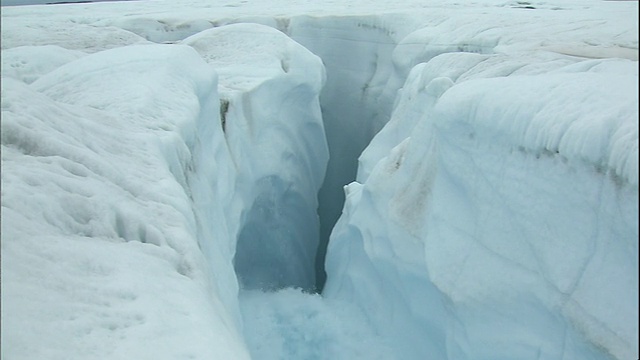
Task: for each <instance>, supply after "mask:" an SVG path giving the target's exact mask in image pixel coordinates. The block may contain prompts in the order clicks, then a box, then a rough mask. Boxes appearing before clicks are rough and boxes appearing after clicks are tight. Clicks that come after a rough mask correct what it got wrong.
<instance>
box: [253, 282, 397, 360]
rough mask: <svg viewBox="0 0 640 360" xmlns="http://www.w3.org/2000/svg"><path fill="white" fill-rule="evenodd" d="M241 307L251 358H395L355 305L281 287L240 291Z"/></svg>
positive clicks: (272, 359)
mask: <svg viewBox="0 0 640 360" xmlns="http://www.w3.org/2000/svg"><path fill="white" fill-rule="evenodd" d="M240 308H241V311H242V317H243V322H244V336H245V339H246V342H247V345H248V347H249V350H250V352H251V356H252V358H253V359H256V360H276V359H277V360H283V359H296V360H301V359H308V360H310V359H327V360H329V359H332V360H339V359H345V360H347V359H348V360H351V359H393V356H392V353H391V350H390V347H389V346H387V344H385V341H384V340H383V339H382V338H381V337H380V336H378V335H376V334H375V333H374V332H373V331H372V330H371V328H370V327H369V325H368V323H367V320H366V318H365V317H364V315H363V313H362V312H361V310H360V309H359V308H358V307H356V306H355V305H353V304H350V303H346V302H343V301H340V300H336V299H326V298H323V297H322V296H321V295H319V294H315V293H307V292H304V291H302V290H300V289H295V288H285V289H281V290H278V291H273V292H266V291H262V290H241V292H240Z"/></svg>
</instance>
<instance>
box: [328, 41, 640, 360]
mask: <svg viewBox="0 0 640 360" xmlns="http://www.w3.org/2000/svg"><path fill="white" fill-rule="evenodd" d="M561 58H562V57H561V56H557V55H553V56H544V57H543V58H541V59H537V61H535V57H529V58H528V59H529V62H530V63H529V64H527V65H526V66H522V64H520V65H518V62H520V61H522V58H518V57H508V56H500V61H494V60H495V56H486V55H476V54H465V53H457V54H443V55H440V56H439V57H435V58H433V59H432V60H431V61H430V62H427V63H423V64H420V65H418V66H416V67H415V68H414V69H413V70H412V72H411V74H410V76H409V77H408V79H407V82H406V83H405V86H404V88H403V90H402V92H401V96H400V98H399V100H398V106H397V107H396V109H395V111H394V115H393V117H392V119H391V121H390V122H389V123H388V124H387V126H386V127H385V128H384V129H383V130H382V131H381V132H380V134H378V135H377V136H376V138H375V139H374V140H373V142H372V143H371V145H370V146H369V147H368V148H367V150H366V151H365V153H364V154H363V155H362V157H361V165H362V166H361V167H360V170H359V174H358V176H359V181H360V182H354V183H352V184H350V185H349V186H348V187H346V189H345V191H346V193H347V204H346V206H345V210H344V213H343V216H342V217H341V219H340V220H339V223H338V225H337V226H336V228H335V229H334V232H333V234H332V238H331V241H330V243H329V251H328V260H327V271H328V282H327V286H326V288H325V292H324V295H325V296H327V297H329V298H334V297H336V298H341V299H345V300H346V299H349V300H351V301H353V302H357V303H359V304H361V305H362V306H364V307H365V309H367V310H365V312H366V313H368V314H372V316H373V318H374V319H375V322H376V324H377V325H376V328H377V329H378V331H379V332H380V333H382V334H386V335H387V336H388V337H389V338H391V339H393V340H392V341H391V343H393V344H396V353H397V354H405V355H403V356H401V357H404V356H406V357H411V358H416V351H417V354H420V355H418V356H417V357H427V356H429V355H430V356H434V357H435V358H450V359H487V358H490V359H514V358H517V359H537V358H545V359H574V358H580V359H588V358H602V357H606V356H607V354H608V355H612V356H614V357H615V358H619V359H627V358H634V357H637V345H638V342H637V335H638V327H637V322H635V321H629V319H630V318H636V317H637V315H638V275H637V270H638V255H637V254H638V222H637V218H638V135H637V134H638V123H637V118H638V102H637V99H638V70H637V62H632V61H627V60H591V61H579V62H576V63H575V64H569V65H564V64H563V62H559V61H557V60H559V59H561ZM443 64H447V65H446V68H445V66H444V65H443ZM509 64H511V65H517V70H516V71H513V69H509V70H508V73H506V74H505V73H504V72H505V68H508V67H509V66H508V65H509ZM540 69H544V74H543V75H541V74H539V72H540ZM443 75H444V76H445V77H442V76H443ZM496 75H497V76H496ZM504 75H508V76H504ZM407 329H411V331H407ZM407 334H411V335H407ZM425 339H429V341H425ZM507 344H509V345H507Z"/></svg>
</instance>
